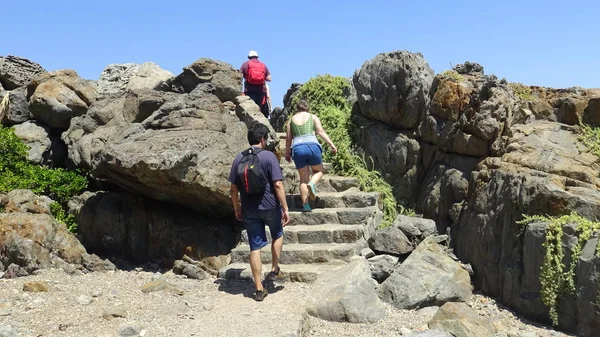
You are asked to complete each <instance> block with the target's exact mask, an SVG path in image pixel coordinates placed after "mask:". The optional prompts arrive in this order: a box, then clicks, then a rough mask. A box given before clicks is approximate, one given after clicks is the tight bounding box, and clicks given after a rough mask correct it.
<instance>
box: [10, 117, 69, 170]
mask: <svg viewBox="0 0 600 337" xmlns="http://www.w3.org/2000/svg"><path fill="white" fill-rule="evenodd" d="M13 128H14V129H15V134H16V135H17V137H19V138H21V140H22V141H23V143H25V145H27V146H28V147H29V152H28V153H27V159H28V160H29V161H31V162H32V163H34V164H38V165H47V166H51V167H56V166H63V163H64V160H65V158H66V156H67V149H66V146H65V144H64V143H63V142H62V141H61V140H60V138H58V137H56V136H54V135H53V134H52V133H51V130H50V129H49V128H48V127H46V126H44V125H42V124H40V123H38V122H35V121H32V122H24V123H22V124H18V125H15V126H14V127H13Z"/></svg>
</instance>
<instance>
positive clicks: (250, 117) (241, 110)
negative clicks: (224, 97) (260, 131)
mask: <svg viewBox="0 0 600 337" xmlns="http://www.w3.org/2000/svg"><path fill="white" fill-rule="evenodd" d="M235 100H236V103H237V105H236V107H235V114H236V116H237V117H238V118H239V120H241V121H242V122H244V123H245V124H246V126H247V127H248V129H250V127H251V126H252V125H254V124H257V123H260V124H264V125H266V126H267V127H268V128H269V139H267V149H269V150H271V151H274V152H275V153H276V154H277V155H278V157H281V153H282V150H281V149H280V145H279V137H277V133H276V132H275V129H273V126H271V124H270V123H269V121H268V120H267V118H266V117H265V115H263V114H262V112H260V108H259V107H258V105H256V103H254V101H253V100H252V99H251V98H250V97H248V96H238V97H236V98H235Z"/></svg>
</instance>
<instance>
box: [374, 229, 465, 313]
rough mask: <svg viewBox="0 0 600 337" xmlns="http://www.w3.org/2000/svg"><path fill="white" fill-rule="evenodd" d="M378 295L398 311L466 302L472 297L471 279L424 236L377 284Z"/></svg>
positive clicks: (441, 249)
mask: <svg viewBox="0 0 600 337" xmlns="http://www.w3.org/2000/svg"><path fill="white" fill-rule="evenodd" d="M378 293H379V296H380V297H381V298H382V299H383V300H384V301H386V302H388V303H391V304H393V305H394V306H396V307H398V308H400V309H413V308H417V307H424V306H430V305H440V304H443V303H446V302H451V301H467V300H468V299H469V298H470V297H471V295H472V289H471V278H470V276H469V273H467V272H466V271H465V270H464V269H462V268H461V266H460V264H459V263H458V262H455V261H454V260H452V259H451V258H449V257H448V256H447V255H446V253H445V251H444V249H443V247H441V246H440V245H438V244H437V243H436V242H435V241H434V240H433V238H432V237H428V238H426V239H425V240H424V241H423V242H421V244H419V246H418V247H417V249H415V251H414V252H412V254H410V256H409V257H408V258H407V259H406V260H405V261H404V262H403V263H402V264H400V265H399V266H398V267H397V268H396V270H395V271H394V272H393V273H392V275H390V277H388V278H387V279H386V280H385V281H384V282H383V283H382V284H381V286H380V287H379V290H378Z"/></svg>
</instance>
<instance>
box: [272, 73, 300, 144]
mask: <svg viewBox="0 0 600 337" xmlns="http://www.w3.org/2000/svg"><path fill="white" fill-rule="evenodd" d="M300 87H302V84H300V83H292V85H291V86H290V87H289V89H288V90H287V91H286V93H285V95H284V96H283V108H275V109H273V111H272V112H271V116H270V120H269V122H270V123H271V125H272V126H273V128H274V129H275V131H277V132H285V123H286V122H287V120H288V117H289V116H290V115H291V114H292V111H293V110H294V109H293V107H292V101H293V100H294V97H295V96H296V94H297V93H298V90H300Z"/></svg>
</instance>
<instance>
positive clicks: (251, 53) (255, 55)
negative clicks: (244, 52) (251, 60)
mask: <svg viewBox="0 0 600 337" xmlns="http://www.w3.org/2000/svg"><path fill="white" fill-rule="evenodd" d="M248 57H258V53H257V52H256V50H251V51H250V52H249V53H248Z"/></svg>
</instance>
